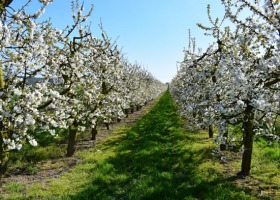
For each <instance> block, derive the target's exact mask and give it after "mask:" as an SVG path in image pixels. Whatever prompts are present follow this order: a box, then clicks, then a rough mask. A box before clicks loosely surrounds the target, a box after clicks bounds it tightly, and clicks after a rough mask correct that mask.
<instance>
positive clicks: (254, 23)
mask: <svg viewBox="0 0 280 200" xmlns="http://www.w3.org/2000/svg"><path fill="white" fill-rule="evenodd" d="M221 2H222V4H223V5H224V7H225V17H224V19H222V20H219V19H216V20H213V19H212V18H211V15H210V6H209V7H208V16H209V21H210V22H211V26H210V27H206V26H203V25H201V24H198V25H199V26H200V27H201V28H202V29H204V30H205V31H206V32H207V34H208V35H211V36H212V37H213V38H214V40H215V42H214V43H213V44H212V45H210V46H209V47H208V48H207V50H206V51H205V52H202V51H201V50H199V51H196V50H195V39H193V38H191V39H190V45H189V48H188V49H187V50H186V51H185V57H184V61H183V62H182V64H181V68H180V70H179V71H178V74H177V76H176V77H175V78H174V79H173V81H172V84H171V85H172V86H171V91H172V94H173V96H174V98H175V99H176V101H177V103H178V105H179V107H180V110H181V114H182V116H184V117H186V118H191V120H190V121H192V122H193V124H196V125H199V126H200V127H209V135H210V137H211V136H213V135H212V134H213V132H212V130H213V126H215V127H217V128H218V131H219V135H218V136H217V138H215V140H216V141H218V142H219V143H220V144H221V150H224V149H225V148H226V147H229V148H239V147H242V153H243V157H242V165H241V172H240V173H239V174H240V175H243V176H247V175H249V173H250V168H251V159H252V150H253V138H254V136H255V135H257V134H259V135H263V136H267V137H270V138H273V139H277V140H279V132H278V133H277V132H276V129H275V127H276V124H277V122H278V123H279V114H280V87H279V86H280V24H279V22H280V12H279V10H280V2H279V1H276V0H255V1H249V0H236V1H231V0H222V1H221ZM244 16H245V17H244ZM227 19H229V22H230V23H232V24H231V25H230V26H223V22H224V21H225V20H227ZM191 44H193V45H191ZM238 127H239V128H238ZM229 129H233V130H234V131H232V130H231V131H230V130H229ZM238 132H241V133H242V140H241V141H239V142H240V143H234V141H235V139H236V134H237V133H238ZM229 133H230V134H229Z"/></svg>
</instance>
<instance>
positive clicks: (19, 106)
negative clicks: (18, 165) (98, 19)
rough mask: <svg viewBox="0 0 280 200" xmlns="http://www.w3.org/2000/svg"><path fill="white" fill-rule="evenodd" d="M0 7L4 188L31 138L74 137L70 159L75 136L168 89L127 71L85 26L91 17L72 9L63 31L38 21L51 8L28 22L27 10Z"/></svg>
mask: <svg viewBox="0 0 280 200" xmlns="http://www.w3.org/2000/svg"><path fill="white" fill-rule="evenodd" d="M10 2H11V1H9V2H4V3H2V5H1V6H0V8H1V13H0V14H1V17H0V20H1V21H0V58H1V60H0V180H1V177H2V176H3V174H4V173H5V171H6V168H7V162H8V157H9V151H11V150H14V149H17V150H20V149H21V147H22V145H23V144H25V143H26V142H27V141H28V142H29V143H30V144H31V145H34V146H36V145H37V142H36V140H35V139H34V137H33V136H32V132H34V131H36V132H37V133H38V132H40V131H41V132H42V133H46V132H48V133H50V134H51V135H55V134H56V130H59V129H68V130H69V142H68V148H67V156H72V155H73V154H74V151H75V140H76V134H77V131H79V130H84V129H86V128H91V133H92V139H95V136H96V134H97V129H96V127H97V124H98V123H100V122H103V123H105V124H106V125H107V126H108V127H109V124H110V123H111V122H112V121H113V120H118V121H119V120H121V119H122V118H124V117H125V116H126V115H127V114H128V110H129V109H132V110H133V109H135V108H139V107H140V106H143V105H144V104H145V103H147V102H148V101H150V100H152V99H153V98H155V97H156V96H157V95H159V94H160V93H161V92H162V91H163V90H164V89H165V88H164V85H163V84H162V83H161V82H160V81H158V80H157V79H155V78H154V77H153V76H152V75H151V74H150V73H149V72H147V71H146V70H145V69H143V68H141V66H139V65H138V64H131V63H129V62H128V61H127V60H126V59H125V58H124V57H123V55H122V53H121V51H120V50H119V49H118V48H117V45H116V44H115V43H114V42H112V41H111V40H110V39H109V38H108V37H107V35H106V33H105V32H104V31H103V30H102V38H95V37H94V36H93V34H92V33H91V30H90V27H89V26H88V25H85V22H86V20H87V18H88V17H89V16H90V15H91V13H92V9H90V11H89V12H88V13H86V14H83V9H84V8H83V7H84V5H83V4H82V5H80V4H79V2H78V0H77V1H73V2H72V10H73V13H72V17H73V25H72V26H67V27H66V28H65V29H64V30H59V29H57V28H55V27H54V26H53V25H52V23H51V21H50V20H48V21H39V20H38V19H39V17H40V16H41V15H42V14H43V13H44V9H45V7H46V6H47V5H48V4H49V3H50V2H51V1H50V0H44V1H40V2H41V3H42V6H41V8H40V9H39V10H38V11H37V12H35V13H32V14H27V12H26V11H25V10H26V7H27V6H28V4H30V2H31V1H27V3H26V4H23V6H22V7H21V8H20V9H18V10H14V9H13V8H11V7H9V4H10Z"/></svg>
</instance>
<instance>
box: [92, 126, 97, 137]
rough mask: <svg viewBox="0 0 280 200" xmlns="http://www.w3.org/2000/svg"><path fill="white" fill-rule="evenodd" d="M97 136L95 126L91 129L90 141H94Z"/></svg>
mask: <svg viewBox="0 0 280 200" xmlns="http://www.w3.org/2000/svg"><path fill="white" fill-rule="evenodd" d="M96 135H97V126H96V125H95V126H94V128H92V129H91V140H96Z"/></svg>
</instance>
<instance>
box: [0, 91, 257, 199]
mask: <svg viewBox="0 0 280 200" xmlns="http://www.w3.org/2000/svg"><path fill="white" fill-rule="evenodd" d="M213 145H214V144H212V142H211V139H208V138H207V134H205V133H203V134H201V133H196V134H194V133H186V132H185V131H184V130H183V129H182V128H181V122H180V118H179V116H178V115H177V114H176V111H175V106H174V103H173V101H172V98H171V96H170V93H169V92H166V93H165V94H164V95H163V97H162V98H161V99H160V100H159V101H158V103H157V104H156V105H155V106H154V108H153V109H152V110H151V111H150V112H149V113H148V114H146V115H145V116H144V117H143V118H141V119H140V120H139V121H138V122H137V123H136V124H135V125H133V126H132V127H128V126H123V127H119V128H118V129H116V130H115V132H114V134H113V135H112V136H110V137H109V138H108V139H106V140H105V141H104V142H102V143H100V144H98V145H97V146H96V148H93V149H90V150H87V151H81V152H79V153H78V155H77V156H78V157H79V158H82V161H81V162H80V163H78V164H77V165H76V166H75V167H74V168H73V169H71V170H70V172H68V173H65V174H64V175H63V176H62V177H61V178H60V179H54V180H50V181H49V182H47V183H44V184H42V183H34V184H32V185H30V186H28V187H27V188H24V189H22V190H20V189H19V191H18V193H17V195H14V196H13V197H11V196H10V197H9V198H8V196H6V197H7V198H4V199H76V200H82V199H97V200H113V199H118V200H120V199H131V200H132V199H133V200H137V199H150V200H164V199H166V200H167V199H170V200H177V199H178V200H181V199H256V197H253V196H252V195H250V191H244V190H243V189H242V188H238V187H237V186H235V185H234V184H233V183H232V182H231V181H230V180H228V179H225V178H223V176H222V171H223V166H222V164H221V163H220V162H219V161H217V160H215V159H213V157H212V156H211V149H213V147H214V146H213ZM0 199H1V198H0Z"/></svg>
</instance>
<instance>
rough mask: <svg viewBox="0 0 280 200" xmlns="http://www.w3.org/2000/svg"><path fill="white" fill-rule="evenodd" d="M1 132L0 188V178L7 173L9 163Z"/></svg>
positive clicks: (0, 183)
mask: <svg viewBox="0 0 280 200" xmlns="http://www.w3.org/2000/svg"><path fill="white" fill-rule="evenodd" d="M2 131H3V130H2V129H1V133H0V186H1V185H2V178H3V176H4V174H5V173H6V171H7V165H8V161H9V152H8V149H7V148H6V146H5V144H4V142H3V132H2Z"/></svg>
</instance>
